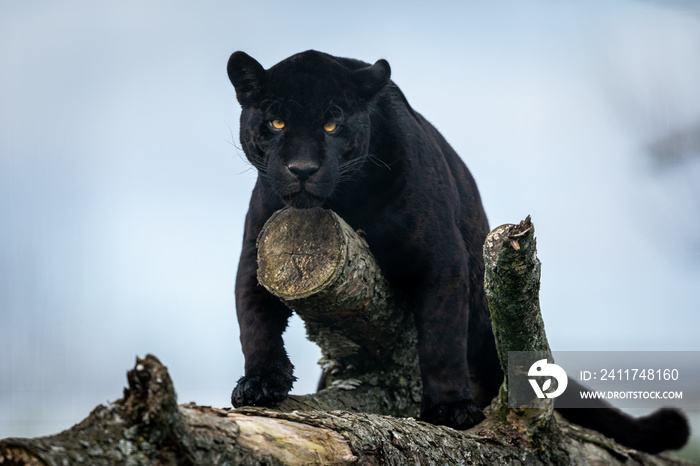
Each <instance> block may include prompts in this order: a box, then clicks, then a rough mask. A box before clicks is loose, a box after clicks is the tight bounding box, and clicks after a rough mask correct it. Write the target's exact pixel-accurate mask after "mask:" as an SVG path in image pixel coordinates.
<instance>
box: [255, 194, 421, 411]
mask: <svg viewBox="0 0 700 466" xmlns="http://www.w3.org/2000/svg"><path fill="white" fill-rule="evenodd" d="M360 233H361V232H360ZM360 233H358V232H355V231H354V230H353V229H352V227H350V226H349V225H348V224H347V223H346V222H345V221H344V220H343V219H341V218H340V217H339V216H338V215H337V214H335V212H332V211H330V210H324V209H321V208H316V209H303V210H297V209H283V210H280V211H278V212H276V213H275V214H274V215H273V216H272V217H271V218H270V219H269V220H268V222H267V223H266V224H265V226H264V227H263V230H262V232H261V233H260V236H259V237H258V281H259V282H260V283H261V284H262V285H263V286H264V287H265V288H266V289H267V290H268V291H270V292H271V293H272V294H274V295H275V296H277V297H278V298H279V299H281V300H282V301H283V302H284V303H285V304H286V305H287V306H288V307H289V308H291V309H293V310H294V311H295V312H296V313H297V314H298V315H299V316H300V317H301V318H302V319H303V320H304V323H305V325H306V332H307V335H308V337H309V339H310V340H311V341H313V342H315V343H316V344H318V345H319V347H320V348H321V353H322V354H323V358H322V359H321V361H320V364H321V367H322V368H323V371H324V374H325V376H326V380H325V383H324V384H323V385H325V386H327V387H328V389H327V390H324V391H322V392H321V393H319V394H317V395H314V396H311V397H297V398H294V399H290V400H288V401H287V402H285V403H284V404H283V408H285V409H300V408H303V409H342V410H348V411H354V412H365V413H375V414H391V415H395V416H417V414H418V410H419V407H420V397H421V381H420V373H419V369H418V356H417V354H418V353H417V350H416V341H417V337H416V329H415V325H414V324H413V319H412V317H411V314H410V313H408V312H404V310H403V309H401V308H400V307H399V306H398V305H397V303H396V301H395V300H394V299H393V295H392V292H391V290H390V288H389V285H388V283H387V281H386V279H385V278H384V276H383V275H382V273H381V271H380V269H379V266H378V265H377V262H376V261H375V259H374V257H373V256H372V253H371V252H370V250H369V247H368V246H367V242H366V241H365V240H364V239H363V238H362V236H361V234H360ZM356 387H361V389H359V390H355V388H356ZM368 393H369V394H370V395H371V396H367V394H368Z"/></svg>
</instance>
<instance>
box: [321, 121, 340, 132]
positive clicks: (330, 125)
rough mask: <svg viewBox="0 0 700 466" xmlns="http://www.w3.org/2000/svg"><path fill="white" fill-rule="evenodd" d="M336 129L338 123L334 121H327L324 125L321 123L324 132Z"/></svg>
mask: <svg viewBox="0 0 700 466" xmlns="http://www.w3.org/2000/svg"><path fill="white" fill-rule="evenodd" d="M337 129H338V124H337V123H336V122H335V121H329V122H328V123H326V124H325V125H323V130H324V131H325V132H326V133H333V132H335V131H336V130H337Z"/></svg>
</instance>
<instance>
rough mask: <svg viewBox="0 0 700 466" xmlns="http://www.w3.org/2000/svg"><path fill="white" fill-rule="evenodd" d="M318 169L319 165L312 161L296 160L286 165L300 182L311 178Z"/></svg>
mask: <svg viewBox="0 0 700 466" xmlns="http://www.w3.org/2000/svg"><path fill="white" fill-rule="evenodd" d="M318 169H319V166H318V165H317V164H315V163H312V162H297V163H290V164H289V165H287V170H289V171H290V172H291V173H292V174H293V175H294V176H295V177H296V178H297V179H298V180H299V181H300V182H302V183H303V182H305V181H307V180H308V179H309V178H311V177H312V176H313V174H314V173H316V172H317V171H318Z"/></svg>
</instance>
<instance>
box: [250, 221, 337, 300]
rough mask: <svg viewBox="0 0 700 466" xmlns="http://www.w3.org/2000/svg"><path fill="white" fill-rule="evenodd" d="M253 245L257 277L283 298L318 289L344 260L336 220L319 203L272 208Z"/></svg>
mask: <svg viewBox="0 0 700 466" xmlns="http://www.w3.org/2000/svg"><path fill="white" fill-rule="evenodd" d="M257 246H258V281H259V282H260V284H261V285H263V286H264V287H265V288H267V290H268V291H270V292H271V293H272V294H274V295H275V296H277V297H278V298H281V299H283V300H286V301H290V300H295V299H301V298H305V297H307V296H310V295H312V294H316V293H318V292H319V290H320V289H322V288H323V287H324V286H325V285H326V284H327V283H329V282H331V281H332V280H333V278H334V277H335V275H336V274H337V273H338V269H339V267H340V265H341V264H342V263H343V262H344V260H345V258H344V254H345V250H344V248H343V242H342V241H341V233H340V227H339V225H338V220H337V218H336V216H335V215H334V214H333V213H332V212H331V211H326V210H324V209H322V208H320V207H317V208H314V209H293V208H286V209H282V210H279V211H277V212H275V213H274V214H273V215H272V216H271V217H270V219H269V220H268V221H267V223H265V226H264V227H263V229H262V231H261V233H260V235H259V237H258V243H257Z"/></svg>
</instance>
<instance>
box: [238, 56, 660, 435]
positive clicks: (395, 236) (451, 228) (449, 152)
mask: <svg viewBox="0 0 700 466" xmlns="http://www.w3.org/2000/svg"><path fill="white" fill-rule="evenodd" d="M390 74H391V71H390V67H389V64H388V63H387V62H386V61H385V60H379V61H377V62H376V63H375V64H374V65H371V66H370V65H368V64H366V63H363V62H360V61H357V60H352V59H346V58H337V57H332V56H330V55H327V54H324V53H320V52H315V51H307V52H303V53H300V54H297V55H294V56H292V57H290V58H288V59H286V60H284V61H282V62H280V63H279V64H277V65H275V66H273V67H272V68H270V69H269V70H265V69H264V68H263V67H262V66H261V65H260V64H259V63H258V62H257V61H255V60H254V59H253V58H251V57H250V56H248V55H247V54H245V53H243V52H236V53H234V54H233V55H232V56H231V58H230V60H229V63H228V75H229V78H230V80H231V82H232V83H233V85H234V87H235V89H236V96H237V98H238V101H239V102H240V104H241V106H242V113H241V128H240V139H241V144H242V146H243V149H244V151H245V153H246V156H247V157H248V159H249V160H250V162H251V163H252V164H253V165H254V166H255V167H256V168H257V170H258V174H259V176H258V180H257V183H256V185H255V188H254V190H253V195H252V197H251V200H250V206H249V210H248V214H247V216H246V222H245V233H244V241H243V250H242V254H241V261H240V265H239V269H238V276H237V280H236V305H237V312H238V320H239V324H240V327H241V343H242V346H243V353H244V355H245V376H244V377H242V378H241V379H240V380H239V382H238V385H237V387H236V388H235V389H234V391H233V395H232V403H233V405H234V406H242V405H263V406H265V405H274V404H276V403H278V402H280V401H281V400H282V399H284V397H285V396H286V394H287V393H288V392H289V390H290V389H291V386H292V383H293V382H294V380H295V378H294V376H293V366H292V364H291V362H290V361H289V358H288V357H287V353H286V351H285V349H284V345H283V341H282V333H283V331H284V329H285V328H286V325H287V319H288V318H289V316H290V311H289V309H287V308H286V307H285V306H284V305H282V304H281V303H280V302H279V301H278V300H277V299H276V298H274V297H273V296H271V295H270V294H269V293H267V292H266V291H265V290H264V288H262V287H260V286H258V283H257V277H256V248H255V240H256V238H257V236H258V233H259V232H260V229H261V228H262V226H263V224H264V223H265V221H266V220H267V219H268V218H269V217H270V215H271V214H272V213H273V212H274V211H276V210H278V209H280V208H282V207H284V206H285V205H287V206H293V207H297V208H309V207H315V206H323V207H325V208H329V209H333V210H334V211H335V212H337V213H338V214H339V215H340V216H341V217H342V218H343V219H345V220H346V221H347V222H348V223H349V224H350V225H351V226H352V227H353V228H354V229H356V230H360V229H361V230H363V231H364V232H365V237H366V240H367V242H368V243H369V246H370V249H371V250H372V252H373V253H374V255H375V257H376V259H377V261H378V263H379V265H380V267H381V269H382V271H383V272H384V274H385V275H386V277H387V279H388V280H389V282H390V283H391V286H392V288H393V289H394V291H395V293H396V294H397V296H398V297H399V299H401V300H403V302H404V303H406V305H407V306H408V308H409V309H411V310H412V312H413V315H414V319H415V322H416V326H417V329H418V351H419V360H420V370H421V378H422V383H423V398H422V404H421V413H420V416H421V419H423V420H425V421H428V422H432V423H436V424H445V425H449V426H452V427H456V428H459V429H465V428H469V427H471V426H473V425H475V424H476V423H478V422H480V421H481V420H482V419H483V414H482V412H481V409H480V408H482V407H483V406H485V405H486V404H488V403H489V402H490V401H491V399H492V398H493V396H494V395H495V394H496V393H497V391H498V388H499V386H500V384H501V381H502V379H503V374H502V372H501V368H500V365H499V362H498V358H497V355H496V349H495V344H494V339H493V333H492V331H491V322H490V318H489V313H488V308H487V304H486V298H485V295H484V289H483V278H484V264H483V259H482V245H483V243H484V239H485V237H486V235H487V233H488V232H489V227H488V222H487V220H486V215H485V213H484V210H483V207H482V205H481V199H480V197H479V192H478V190H477V187H476V183H475V182H474V179H473V178H472V175H471V174H470V173H469V170H468V169H467V167H466V166H465V165H464V163H463V162H462V160H461V159H460V158H459V156H458V155H457V154H456V153H455V151H454V150H453V149H452V148H451V147H450V145H449V144H448V143H447V142H446V141H445V139H444V138H443V137H442V135H441V134H440V133H439V132H438V131H437V130H436V129H435V128H434V127H433V126H432V125H431V124H430V123H429V122H428V121H427V120H425V119H424V118H423V117H422V116H421V115H420V114H418V113H417V112H415V111H414V110H413V109H412V108H411V106H410V105H409V104H408V102H407V101H406V98H405V97H404V95H403V94H402V93H401V91H400V90H399V88H398V87H397V86H396V85H395V84H394V83H393V82H392V81H391V80H390ZM327 123H334V124H335V128H334V127H333V125H330V126H327V127H326V129H324V125H326V124H327ZM280 126H282V127H280ZM328 130H331V131H328ZM467 343H468V344H467ZM470 378H471V383H472V387H470ZM472 388H474V393H472ZM615 412H616V411H615ZM611 416H613V417H614V415H611ZM652 430H653V429H652ZM614 434H615V433H614V432H613V433H612V435H613V436H615V435H614ZM634 446H639V447H643V445H636V444H635V445H634ZM662 446H663V445H662ZM642 449H644V448H642Z"/></svg>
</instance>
